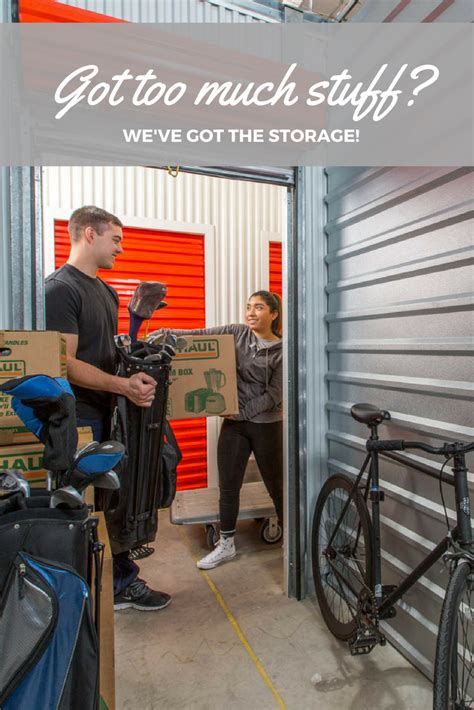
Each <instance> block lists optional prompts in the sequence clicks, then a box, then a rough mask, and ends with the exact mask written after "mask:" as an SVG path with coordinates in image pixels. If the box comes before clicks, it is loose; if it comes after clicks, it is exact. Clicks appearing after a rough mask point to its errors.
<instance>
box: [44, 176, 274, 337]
mask: <svg viewBox="0 0 474 710" xmlns="http://www.w3.org/2000/svg"><path fill="white" fill-rule="evenodd" d="M43 179H44V182H43V205H44V209H45V216H46V218H47V221H48V220H49V219H50V218H51V216H54V215H55V214H56V216H59V217H61V218H62V219H64V218H67V216H69V214H70V213H71V212H72V211H73V210H74V209H76V208H77V207H80V206H81V205H87V204H96V205H98V206H100V207H103V208H104V209H107V210H109V211H110V212H113V213H114V214H117V216H118V217H119V218H120V219H121V220H122V221H123V222H124V224H127V220H133V223H134V224H138V223H139V222H141V223H142V224H143V226H149V227H153V226H154V228H156V229H171V230H172V229H176V230H177V231H180V229H181V230H182V231H192V230H193V229H196V230H199V228H200V227H201V228H202V227H205V228H206V231H207V232H213V233H214V240H215V246H214V254H215V267H214V269H215V272H214V274H213V275H211V278H210V280H209V285H210V288H211V292H210V293H209V294H208V297H209V298H210V297H211V296H212V298H213V303H212V307H211V304H208V306H209V309H208V312H209V314H212V320H213V321H215V323H229V322H233V321H236V320H237V321H239V320H241V319H242V317H243V315H244V310H243V309H244V305H245V302H246V298H247V296H248V295H249V293H251V292H252V291H254V290H256V289H258V288H266V287H267V286H268V264H267V261H268V240H269V238H271V239H274V240H275V241H279V240H281V239H282V235H283V231H284V228H283V225H285V228H286V221H285V220H286V217H285V214H284V210H285V195H286V190H285V188H283V187H276V186H273V185H266V184H260V183H254V182H245V181H240V180H239V181H233V180H225V179H221V178H213V177H207V176H201V175H193V174H190V173H181V174H179V175H178V177H177V178H173V177H171V176H170V175H168V173H167V172H166V171H165V170H154V169H151V168H142V167H123V168H122V167H119V168H117V167H46V168H44V170H43ZM126 246H127V245H126V243H125V248H126ZM52 253H53V235H52V233H51V228H50V227H49V228H48V224H47V223H46V225H45V256H46V272H47V273H50V272H51V271H52V269H53V268H54V267H53V262H52ZM157 278H159V268H157ZM212 324H213V323H211V322H209V325H212Z"/></svg>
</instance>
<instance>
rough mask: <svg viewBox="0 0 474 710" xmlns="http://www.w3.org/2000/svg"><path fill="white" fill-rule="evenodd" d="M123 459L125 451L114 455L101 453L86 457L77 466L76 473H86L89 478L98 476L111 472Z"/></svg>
mask: <svg viewBox="0 0 474 710" xmlns="http://www.w3.org/2000/svg"><path fill="white" fill-rule="evenodd" d="M122 458H123V451H120V452H119V453H117V452H114V453H113V454H107V453H100V454H90V455H89V456H84V458H82V459H80V460H79V461H78V462H77V464H76V465H75V467H74V468H75V469H76V471H80V472H81V473H85V474H86V475H87V476H96V475H99V474H101V473H106V471H110V470H111V469H112V468H113V467H114V466H116V465H117V464H118V462H119V461H121V459H122Z"/></svg>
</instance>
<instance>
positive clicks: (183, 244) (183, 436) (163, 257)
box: [54, 220, 207, 490]
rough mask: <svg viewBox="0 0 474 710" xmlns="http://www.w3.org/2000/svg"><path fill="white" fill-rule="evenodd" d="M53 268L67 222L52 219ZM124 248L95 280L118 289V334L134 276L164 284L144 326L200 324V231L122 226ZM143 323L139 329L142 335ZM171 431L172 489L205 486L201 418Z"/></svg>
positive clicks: (65, 248) (125, 321)
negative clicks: (174, 456)
mask: <svg viewBox="0 0 474 710" xmlns="http://www.w3.org/2000/svg"><path fill="white" fill-rule="evenodd" d="M54 234H55V267H56V268H59V267H60V266H61V265H62V264H64V263H65V261H66V260H67V258H68V255H69V249H70V242H69V235H68V231H67V222H66V221H64V220H56V221H55V223H54ZM123 246H124V253H123V254H121V255H120V256H119V257H117V260H116V262H115V266H114V268H113V270H111V271H108V270H104V269H102V270H101V271H99V276H100V278H101V279H103V280H104V281H106V282H107V283H108V284H110V285H111V286H112V287H113V288H114V289H115V290H116V291H117V293H118V295H119V300H120V305H119V328H118V331H119V333H128V326H129V314H128V310H127V305H128V302H129V301H130V298H131V296H132V293H133V292H134V290H135V288H136V286H137V284H138V283H139V282H140V281H162V282H163V283H165V284H167V286H168V293H167V296H166V302H167V303H168V304H169V305H168V307H167V308H165V309H163V310H161V311H158V313H157V314H155V315H154V317H153V318H152V319H151V321H150V324H149V331H150V332H151V331H152V330H156V329H158V328H204V327H205V324H206V310H205V280H204V278H205V270H204V236H203V235H202V234H184V233H177V232H166V231H161V230H152V229H138V228H136V227H127V226H125V227H124V240H123ZM144 327H145V326H142V329H141V331H140V337H143V334H144ZM172 424H173V431H174V432H175V434H176V438H177V440H178V443H179V446H180V447H181V451H182V452H183V459H182V461H181V463H180V465H179V468H178V489H180V490H183V489H186V488H205V487H206V486H207V427H206V420H205V419H182V420H174V421H173V423H172Z"/></svg>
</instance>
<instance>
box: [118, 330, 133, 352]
mask: <svg viewBox="0 0 474 710" xmlns="http://www.w3.org/2000/svg"><path fill="white" fill-rule="evenodd" d="M114 341H115V345H116V347H117V348H119V349H120V350H126V351H127V352H128V350H129V348H130V346H131V344H132V339H131V337H130V336H129V335H128V333H122V335H115V336H114Z"/></svg>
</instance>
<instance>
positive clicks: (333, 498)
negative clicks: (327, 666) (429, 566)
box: [311, 474, 372, 640]
mask: <svg viewBox="0 0 474 710" xmlns="http://www.w3.org/2000/svg"><path fill="white" fill-rule="evenodd" d="M353 485H354V484H353V482H352V481H351V480H350V478H348V477H347V476H343V475H339V474H338V475H335V476H331V478H329V479H328V480H327V481H326V483H325V484H324V486H323V487H322V489H321V492H320V494H319V497H318V500H317V501H316V508H315V512H314V519H313V530H312V538H311V540H312V561H313V579H314V586H315V589H316V596H317V599H318V602H319V606H320V609H321V613H322V615H323V618H324V621H325V622H326V624H327V625H328V628H329V630H330V631H331V632H332V633H333V634H334V636H336V637H337V638H339V639H343V640H347V639H349V638H351V636H352V635H353V634H354V632H355V630H356V626H357V624H356V620H355V616H356V613H357V601H358V597H359V593H360V592H361V590H362V589H365V588H369V589H370V590H372V584H371V582H372V537H371V521H370V516H369V511H368V510H367V506H366V504H365V501H364V498H363V496H362V495H361V493H360V491H359V490H358V489H356V490H355V491H354V492H353V493H352V496H351V499H350V502H349V505H348V507H347V509H346V511H345V512H344V514H343V511H344V507H345V504H346V503H347V501H348V499H349V497H350V494H351V491H352V488H353Z"/></svg>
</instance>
